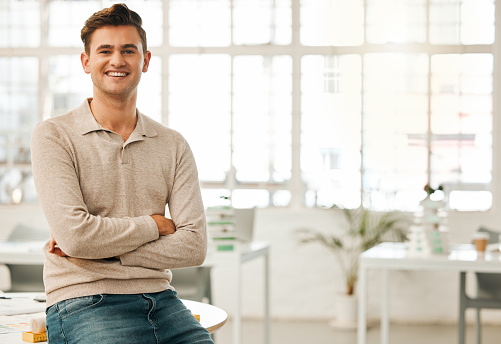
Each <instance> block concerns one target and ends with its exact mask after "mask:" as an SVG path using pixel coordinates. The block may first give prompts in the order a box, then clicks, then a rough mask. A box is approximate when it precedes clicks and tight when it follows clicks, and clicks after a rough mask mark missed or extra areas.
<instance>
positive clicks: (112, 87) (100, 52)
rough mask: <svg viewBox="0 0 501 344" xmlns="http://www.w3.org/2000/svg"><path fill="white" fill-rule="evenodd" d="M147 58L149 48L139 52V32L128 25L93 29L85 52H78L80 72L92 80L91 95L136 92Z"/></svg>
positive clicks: (123, 94)
mask: <svg viewBox="0 0 501 344" xmlns="http://www.w3.org/2000/svg"><path fill="white" fill-rule="evenodd" d="M150 58H151V53H150V52H149V51H148V52H147V54H146V55H144V54H143V47H142V43H141V38H140V37H139V33H138V32H137V29H136V28H135V27H134V26H130V25H127V26H125V25H122V26H104V27H102V28H100V29H97V30H96V31H94V33H93V34H92V36H91V42H90V49H89V54H87V53H82V55H81V61H82V66H83V68H84V71H85V73H87V74H90V75H91V78H92V82H93V83H94V97H96V96H104V97H106V96H124V97H126V96H129V95H131V94H133V93H134V94H136V93H137V85H138V84H139V80H141V74H142V73H143V72H146V71H147V70H148V65H149V62H150Z"/></svg>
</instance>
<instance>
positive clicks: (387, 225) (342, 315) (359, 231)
mask: <svg viewBox="0 0 501 344" xmlns="http://www.w3.org/2000/svg"><path fill="white" fill-rule="evenodd" d="M330 209H331V210H333V211H336V212H338V213H340V214H342V215H343V217H344V226H343V228H342V230H341V231H339V232H336V233H326V232H324V231H319V230H316V229H311V228H306V229H300V230H298V231H297V234H298V239H299V242H300V243H303V244H310V243H319V244H322V245H323V246H325V247H326V248H327V249H329V250H330V251H331V252H332V253H334V255H335V258H336V259H337V262H338V264H339V267H340V268H341V271H342V274H343V277H344V284H345V292H344V293H342V294H344V295H343V296H344V299H345V300H350V301H349V302H350V303H352V304H353V305H352V306H350V307H353V308H354V309H352V310H346V309H345V310H342V311H340V310H339V305H338V317H337V318H338V320H339V321H341V322H345V323H346V322H351V323H356V298H355V296H354V293H355V286H356V283H357V279H358V259H359V256H360V254H361V253H362V252H364V251H366V250H368V249H370V248H372V247H374V246H376V245H378V244H380V243H382V242H383V241H399V242H402V241H405V240H407V231H408V227H409V224H410V223H411V219H410V218H409V217H408V216H406V215H405V214H404V213H402V212H399V211H391V212H382V213H378V212H375V211H371V210H368V209H365V208H363V207H360V208H357V209H348V208H342V207H338V206H336V205H334V206H332V207H331V208H330ZM337 233H339V234H337ZM339 302H340V301H338V303H339ZM343 302H345V301H343ZM346 302H348V301H346ZM346 302H345V303H346Z"/></svg>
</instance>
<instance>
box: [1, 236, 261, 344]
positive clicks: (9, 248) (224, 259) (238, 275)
mask: <svg viewBox="0 0 501 344" xmlns="http://www.w3.org/2000/svg"><path fill="white" fill-rule="evenodd" d="M44 244H45V242H44V241H33V242H19V243H17V242H6V241H4V242H0V264H19V265H23V264H24V265H36V264H43V253H42V250H41V248H42V247H43V245H44ZM269 251H270V245H269V244H268V243H266V242H252V243H250V244H247V245H236V246H235V250H234V251H223V252H217V251H215V249H214V248H213V247H210V249H209V253H208V255H207V258H206V260H205V262H204V264H203V265H202V266H211V267H212V266H214V267H219V266H225V267H229V268H231V269H232V270H233V274H234V278H235V280H236V288H235V293H234V309H233V313H234V314H233V343H234V344H241V343H242V289H243V283H242V264H243V263H245V262H247V261H250V260H252V259H256V258H259V257H263V259H264V267H263V280H264V335H265V339H264V344H269V343H270V291H269Z"/></svg>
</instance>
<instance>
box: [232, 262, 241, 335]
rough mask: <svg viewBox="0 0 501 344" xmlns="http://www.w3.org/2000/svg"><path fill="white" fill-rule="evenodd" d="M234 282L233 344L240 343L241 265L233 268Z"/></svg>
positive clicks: (239, 263)
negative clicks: (235, 283)
mask: <svg viewBox="0 0 501 344" xmlns="http://www.w3.org/2000/svg"><path fill="white" fill-rule="evenodd" d="M235 280H236V282H237V285H236V292H235V308H234V309H233V312H234V315H233V343H235V344H241V343H242V263H241V262H238V263H237V264H236V266H235Z"/></svg>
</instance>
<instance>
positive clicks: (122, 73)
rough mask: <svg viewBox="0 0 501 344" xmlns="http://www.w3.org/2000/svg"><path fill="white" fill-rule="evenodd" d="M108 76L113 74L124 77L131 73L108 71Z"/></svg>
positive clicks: (113, 75)
mask: <svg viewBox="0 0 501 344" xmlns="http://www.w3.org/2000/svg"><path fill="white" fill-rule="evenodd" d="M106 75H107V76H112V77H124V76H127V75H129V73H126V72H106Z"/></svg>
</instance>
